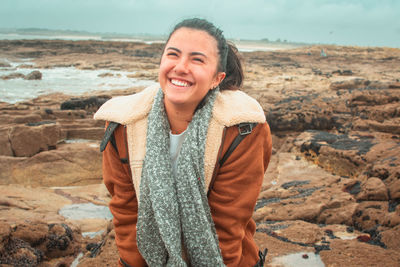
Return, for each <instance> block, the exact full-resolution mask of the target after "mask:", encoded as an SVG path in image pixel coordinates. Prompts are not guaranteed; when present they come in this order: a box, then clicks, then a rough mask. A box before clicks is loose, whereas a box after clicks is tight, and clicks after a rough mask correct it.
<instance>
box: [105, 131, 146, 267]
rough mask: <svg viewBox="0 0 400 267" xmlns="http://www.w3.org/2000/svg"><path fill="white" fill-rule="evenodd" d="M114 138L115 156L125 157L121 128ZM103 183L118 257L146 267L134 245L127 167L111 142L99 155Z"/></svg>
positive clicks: (134, 208) (134, 207)
mask: <svg viewBox="0 0 400 267" xmlns="http://www.w3.org/2000/svg"><path fill="white" fill-rule="evenodd" d="M114 136H115V139H116V143H117V148H118V152H119V154H120V155H121V156H122V157H125V155H127V151H126V146H125V141H124V140H125V128H124V127H123V126H119V127H118V128H117V129H116V130H115V131H114ZM103 180H104V184H105V185H106V187H107V189H108V191H109V192H110V194H111V196H112V198H111V201H110V203H109V208H110V211H111V213H112V214H113V216H114V218H113V223H114V229H115V241H116V245H117V247H118V252H119V254H120V257H121V258H122V259H123V260H124V261H125V262H126V263H127V264H129V265H131V266H134V267H143V266H147V265H146V263H145V261H144V259H143V258H142V256H141V255H140V253H139V251H138V248H137V243H136V222H137V211H138V202H137V198H136V193H135V190H134V187H133V182H132V176H131V172H130V168H129V164H123V163H122V162H121V161H120V156H119V155H118V153H117V151H116V150H115V149H114V147H113V146H112V144H111V142H109V143H108V145H107V147H106V149H105V150H104V152H103ZM119 265H120V266H122V265H121V263H119Z"/></svg>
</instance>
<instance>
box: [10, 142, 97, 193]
mask: <svg viewBox="0 0 400 267" xmlns="http://www.w3.org/2000/svg"><path fill="white" fill-rule="evenodd" d="M101 162H102V154H101V153H100V151H99V147H98V144H97V143H76V144H62V145H59V146H58V148H57V149H56V150H50V151H44V152H41V153H39V154H36V155H35V156H33V157H31V158H27V159H25V160H23V161H20V162H18V163H17V164H16V165H14V167H13V170H12V176H11V177H12V180H13V183H17V184H25V185H30V186H33V187H37V186H73V185H87V184H93V183H100V182H101V180H102V167H101Z"/></svg>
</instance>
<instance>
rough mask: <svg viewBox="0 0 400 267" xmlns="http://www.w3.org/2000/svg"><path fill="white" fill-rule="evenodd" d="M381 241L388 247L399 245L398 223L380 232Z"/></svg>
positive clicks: (395, 247)
mask: <svg viewBox="0 0 400 267" xmlns="http://www.w3.org/2000/svg"><path fill="white" fill-rule="evenodd" d="M381 235H382V242H383V243H385V244H386V246H387V247H388V248H389V249H397V248H399V247H400V225H397V226H396V227H393V228H392V229H388V230H386V231H383V232H382V234H381Z"/></svg>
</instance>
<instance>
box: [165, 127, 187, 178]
mask: <svg viewBox="0 0 400 267" xmlns="http://www.w3.org/2000/svg"><path fill="white" fill-rule="evenodd" d="M185 136H186V130H185V131H183V132H182V133H180V134H173V133H171V131H170V132H169V140H170V145H169V151H170V156H171V165H172V173H173V174H174V175H176V167H177V163H178V156H179V152H180V151H181V147H182V143H183V140H185Z"/></svg>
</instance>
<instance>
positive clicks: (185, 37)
mask: <svg viewBox="0 0 400 267" xmlns="http://www.w3.org/2000/svg"><path fill="white" fill-rule="evenodd" d="M158 79H159V84H157V85H156V86H152V87H149V88H146V89H145V90H143V91H142V92H140V93H138V94H135V95H131V96H124V97H118V98H114V99H112V100H110V101H108V102H107V103H105V104H104V105H103V106H102V107H101V108H100V109H99V111H98V112H97V113H96V115H95V119H101V120H106V121H108V122H109V123H108V127H107V130H106V134H105V138H104V139H103V142H102V145H101V149H102V150H104V149H105V150H104V153H103V177H104V183H105V185H106V186H107V188H108V190H109V192H110V193H111V195H112V199H111V202H110V204H109V206H110V210H111V212H112V213H113V215H114V219H113V223H114V226H115V233H116V244H117V247H118V251H119V254H120V257H121V259H120V262H119V264H120V266H135V267H139V266H147V265H148V266H225V265H226V266H262V264H263V263H262V262H261V261H262V260H261V259H260V255H259V251H258V248H257V245H256V244H255V242H254V240H253V235H254V232H255V229H256V225H255V223H254V221H253V220H252V218H251V216H252V212H253V210H254V207H255V204H256V200H257V196H258V194H259V191H260V188H261V184H262V181H263V177H264V172H265V170H266V168H267V165H268V162H269V159H270V155H271V136H270V130H269V127H268V124H267V123H266V121H265V115H264V112H263V110H262V108H261V106H260V105H259V104H258V103H257V102H256V101H255V100H254V99H252V98H251V97H249V96H247V95H246V94H245V93H243V92H241V91H239V90H238V89H239V87H240V86H241V85H242V80H243V71H242V67H241V64H240V60H239V58H238V55H237V50H236V48H235V47H234V46H233V45H231V44H228V43H227V42H226V40H225V38H224V36H223V35H222V31H221V30H219V29H218V28H216V27H215V26H214V25H213V24H211V23H210V22H208V21H206V20H202V19H188V20H184V21H182V22H181V23H179V24H177V25H176V26H175V28H174V29H173V31H172V32H171V34H170V35H169V38H168V40H167V43H166V45H165V48H164V51H163V54H162V57H161V62H160V69H159V77H158ZM238 136H239V137H238ZM244 137H246V138H244ZM109 140H111V143H112V145H107V143H108V141H109ZM238 140H239V141H238ZM232 143H234V145H233V146H232V148H229V147H230V145H231V144H232ZM239 143H240V144H239ZM228 150H229V152H228V153H227V151H228ZM224 155H225V156H224Z"/></svg>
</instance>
